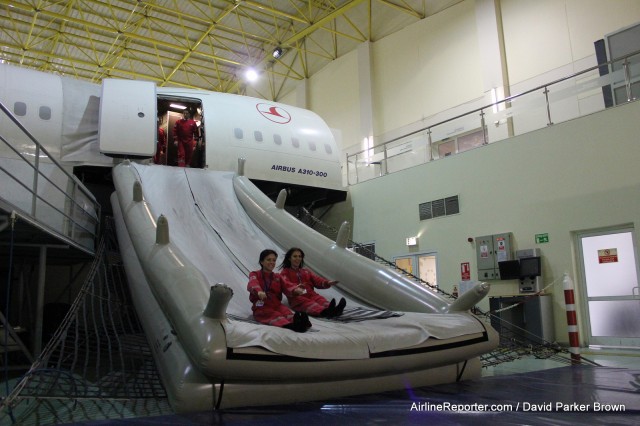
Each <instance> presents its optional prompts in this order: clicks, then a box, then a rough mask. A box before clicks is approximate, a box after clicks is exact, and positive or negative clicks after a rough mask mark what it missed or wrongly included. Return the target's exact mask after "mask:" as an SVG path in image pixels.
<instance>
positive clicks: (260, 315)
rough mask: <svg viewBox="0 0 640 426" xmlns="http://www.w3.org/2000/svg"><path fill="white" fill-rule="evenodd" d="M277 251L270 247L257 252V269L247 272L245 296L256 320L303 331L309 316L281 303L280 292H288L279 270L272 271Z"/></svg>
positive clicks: (307, 325)
mask: <svg viewBox="0 0 640 426" xmlns="http://www.w3.org/2000/svg"><path fill="white" fill-rule="evenodd" d="M277 258H278V255H277V254H276V252H275V251H273V250H271V249H266V250H263V251H262V252H261V253H260V266H262V268H261V269H260V270H259V271H253V272H251V273H249V283H248V284H247V290H248V291H249V300H250V301H251V303H252V304H253V306H252V307H251V310H252V311H253V317H254V318H255V319H256V321H258V322H260V323H262V324H267V325H273V326H276V327H284V328H288V329H289V330H293V331H296V332H298V333H304V332H305V331H307V329H308V328H309V327H311V322H309V316H308V315H306V314H303V313H301V312H296V313H294V312H293V311H292V310H291V309H289V308H288V307H286V306H284V305H283V304H282V293H283V292H284V293H285V295H287V296H288V295H289V293H288V291H287V290H286V288H285V286H284V283H283V281H282V279H281V277H280V274H278V273H275V272H273V269H274V268H275V267H276V259H277Z"/></svg>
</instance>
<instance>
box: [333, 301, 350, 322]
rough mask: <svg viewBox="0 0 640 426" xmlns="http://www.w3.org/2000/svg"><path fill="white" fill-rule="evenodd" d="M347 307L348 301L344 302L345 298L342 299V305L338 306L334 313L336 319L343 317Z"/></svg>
mask: <svg viewBox="0 0 640 426" xmlns="http://www.w3.org/2000/svg"><path fill="white" fill-rule="evenodd" d="M345 306H347V301H346V300H344V297H343V298H341V299H340V303H338V306H336V310H335V311H334V313H333V316H334V317H339V316H340V315H342V311H344V307H345Z"/></svg>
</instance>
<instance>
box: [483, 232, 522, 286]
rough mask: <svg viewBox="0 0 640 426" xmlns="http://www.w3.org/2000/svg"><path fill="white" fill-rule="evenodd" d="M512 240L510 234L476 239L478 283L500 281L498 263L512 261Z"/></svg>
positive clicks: (505, 233)
mask: <svg viewBox="0 0 640 426" xmlns="http://www.w3.org/2000/svg"><path fill="white" fill-rule="evenodd" d="M512 239H513V237H512V234H511V232H504V233H502V234H494V235H485V236H482V237H476V239H475V240H476V264H477V265H478V280H479V281H482V280H499V279H500V269H499V268H498V262H503V261H505V260H512V259H513V254H512V253H513V249H512Z"/></svg>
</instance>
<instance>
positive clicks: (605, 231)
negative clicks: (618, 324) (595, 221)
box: [573, 223, 640, 348]
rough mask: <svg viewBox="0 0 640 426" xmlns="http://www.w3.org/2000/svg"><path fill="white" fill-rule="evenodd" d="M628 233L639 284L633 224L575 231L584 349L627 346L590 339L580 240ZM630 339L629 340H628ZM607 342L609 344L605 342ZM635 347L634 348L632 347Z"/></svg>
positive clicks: (585, 281)
mask: <svg viewBox="0 0 640 426" xmlns="http://www.w3.org/2000/svg"><path fill="white" fill-rule="evenodd" d="M626 232H630V233H631V240H632V243H633V249H634V250H633V252H634V260H635V266H636V277H637V278H638V281H639V282H640V265H639V263H638V249H637V248H638V245H637V238H636V229H635V226H634V224H633V223H626V224H621V225H616V226H610V227H603V228H595V229H588V230H581V231H575V232H573V234H574V247H575V256H576V265H577V271H576V278H577V280H576V285H577V288H576V290H577V301H578V303H579V307H580V312H582V315H580V314H579V315H578V323H579V325H580V330H582V334H583V336H582V337H581V341H582V342H581V343H583V344H585V346H586V347H618V348H625V347H628V346H625V345H615V344H614V343H613V342H611V340H616V339H625V338H616V337H611V338H608V337H602V338H598V337H595V338H594V337H592V335H591V319H590V313H589V297H588V291H587V280H586V274H585V264H584V257H583V247H582V238H588V237H597V236H602V235H610V234H622V233H626ZM596 339H598V340H600V342H595V341H594V340H596ZM628 339H631V338H628ZM606 340H609V342H606ZM634 347H635V346H634Z"/></svg>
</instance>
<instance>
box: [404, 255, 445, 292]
mask: <svg viewBox="0 0 640 426" xmlns="http://www.w3.org/2000/svg"><path fill="white" fill-rule="evenodd" d="M422 256H434V257H435V258H436V285H435V286H434V287H436V288H437V287H438V284H437V283H438V281H439V279H440V276H439V275H440V274H439V270H440V266H439V265H438V263H439V259H438V252H437V251H436V250H426V251H421V252H418V253H406V254H401V255H397V256H393V264H394V265H395V264H396V260H398V259H408V258H411V259H412V265H413V269H414V271H413V272H412V274H413V275H415V276H416V277H420V262H419V261H418V258H419V257H422ZM429 284H430V285H431V284H432V283H429Z"/></svg>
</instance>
